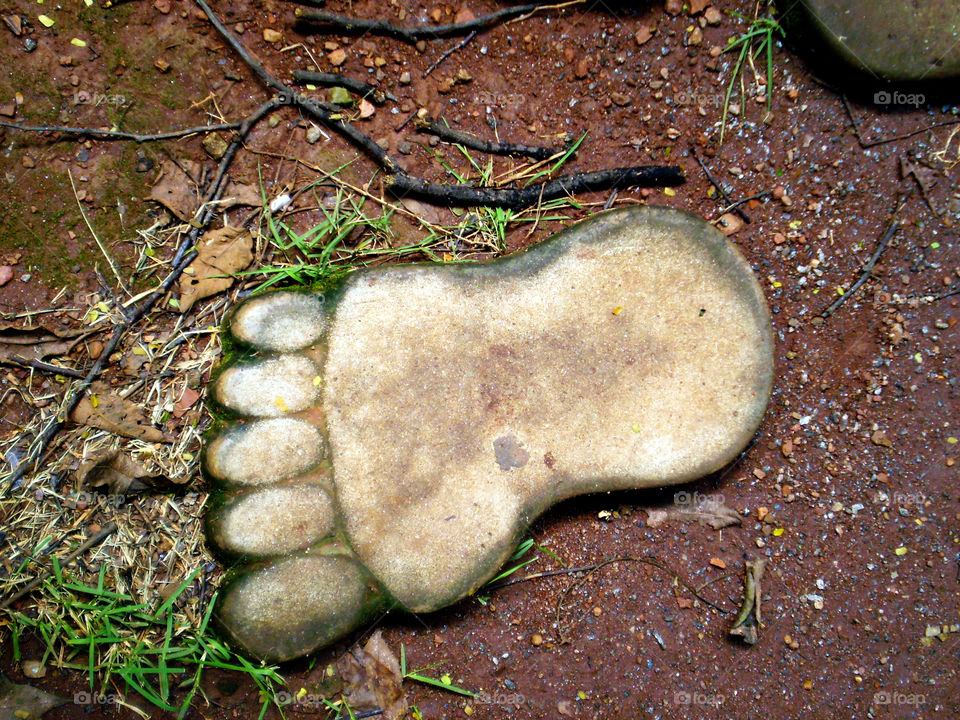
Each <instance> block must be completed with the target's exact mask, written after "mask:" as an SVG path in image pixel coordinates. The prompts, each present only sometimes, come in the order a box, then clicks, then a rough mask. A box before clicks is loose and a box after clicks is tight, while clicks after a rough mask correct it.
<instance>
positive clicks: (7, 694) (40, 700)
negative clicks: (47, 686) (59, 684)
mask: <svg viewBox="0 0 960 720" xmlns="http://www.w3.org/2000/svg"><path fill="white" fill-rule="evenodd" d="M67 702H69V700H67V699H66V698H62V697H59V696H57V695H51V694H50V693H48V692H44V691H43V690H37V688H35V687H33V686H31V685H17V684H14V683H12V682H10V680H8V679H7V677H6V676H5V675H0V720H39V718H40V717H42V716H43V714H44V713H45V712H47V711H48V710H52V709H53V708H55V707H60V706H61V705H65V704H66V703H67Z"/></svg>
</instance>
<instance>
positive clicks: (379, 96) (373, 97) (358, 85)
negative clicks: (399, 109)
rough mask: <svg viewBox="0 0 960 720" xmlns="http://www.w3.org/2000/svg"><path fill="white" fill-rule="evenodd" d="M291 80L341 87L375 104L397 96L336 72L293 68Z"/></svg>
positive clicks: (300, 83) (300, 82)
mask: <svg viewBox="0 0 960 720" xmlns="http://www.w3.org/2000/svg"><path fill="white" fill-rule="evenodd" d="M293 80H294V82H296V83H297V84H299V85H303V84H306V83H310V84H311V85H319V86H321V87H343V88H346V89H347V90H349V91H350V92H352V93H353V94H354V95H359V96H360V97H362V98H366V99H368V100H370V102H372V103H374V104H375V105H383V104H384V103H385V102H386V101H387V100H396V99H397V98H396V97H394V96H393V95H391V94H390V93H389V92H385V91H384V90H381V89H380V88H378V87H377V86H376V85H371V84H370V83H365V82H363V81H362V80H356V79H354V78H350V77H347V76H346V75H338V74H336V73H325V72H313V71H310V70H294V71H293Z"/></svg>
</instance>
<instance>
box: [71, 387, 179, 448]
mask: <svg viewBox="0 0 960 720" xmlns="http://www.w3.org/2000/svg"><path fill="white" fill-rule="evenodd" d="M70 419H71V420H72V421H73V422H75V423H77V424H78V425H89V426H90V427H95V428H100V429H101V430H106V431H108V432H112V433H113V434H114V435H121V436H123V437H128V438H135V439H138V440H148V441H150V442H172V441H173V437H172V436H170V435H168V434H167V433H165V432H163V431H162V430H159V429H157V428H155V427H154V426H153V425H151V424H150V420H149V419H148V418H147V416H146V414H145V413H144V412H143V409H142V408H141V407H140V406H139V405H136V404H134V403H132V402H130V401H129V400H124V399H123V398H119V397H117V396H116V395H112V394H111V393H110V388H109V387H107V386H106V385H104V384H103V383H94V384H93V385H91V386H90V391H89V392H88V393H87V394H86V395H85V396H84V397H82V398H81V399H80V402H79V403H77V406H76V407H75V408H74V409H73V412H72V413H70Z"/></svg>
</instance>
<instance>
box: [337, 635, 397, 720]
mask: <svg viewBox="0 0 960 720" xmlns="http://www.w3.org/2000/svg"><path fill="white" fill-rule="evenodd" d="M336 672H337V674H338V675H339V676H340V678H341V679H342V680H343V683H344V688H343V697H344V700H346V701H347V703H349V705H350V707H351V708H352V709H354V710H374V709H377V708H379V709H381V710H383V717H384V718H386V719H387V720H397V718H400V717H402V716H403V715H404V713H406V711H407V707H408V705H407V697H406V695H405V694H404V692H403V687H402V686H403V675H402V674H401V672H400V661H399V660H398V659H397V656H396V655H394V654H393V652H392V651H391V650H390V648H389V647H388V646H387V643H386V642H385V641H384V639H383V635H382V633H381V632H380V631H379V630H377V631H376V632H375V633H374V634H373V635H371V636H370V639H369V640H368V641H367V644H366V645H364V646H363V649H362V650H360V649H356V648H355V649H353V650H351V651H348V652H346V653H344V655H343V656H342V657H341V658H340V659H339V660H337V664H336Z"/></svg>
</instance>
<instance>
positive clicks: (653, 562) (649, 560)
mask: <svg viewBox="0 0 960 720" xmlns="http://www.w3.org/2000/svg"><path fill="white" fill-rule="evenodd" d="M618 562H638V563H643V564H645V565H650V566H651V567H655V568H657V569H659V570H663V571H664V572H667V573H669V574H670V575H672V576H673V578H674V579H675V580H676V581H677V582H678V583H680V584H681V585H683V586H684V587H685V588H686V589H687V590H688V591H689V592H691V593H692V594H693V596H694V597H696V598H697V599H698V600H700V602H702V603H704V604H706V605H709V606H710V607H712V608H713V609H714V610H716V611H717V612H719V613H721V614H723V615H726V614H728V613H729V611H728V610H726V609H724V608H722V607H720V606H719V605H717V604H716V603H714V602H712V601H710V600H708V599H707V598H705V597H703V596H702V595H701V594H700V593H699V592H698V591H697V589H696V588H695V587H694V586H693V585H691V584H690V583H688V582H687V581H686V580H684V579H683V578H682V577H681V576H680V574H679V573H678V572H676V571H675V570H671V569H670V568H669V567H668V566H667V564H666V563H665V562H663V561H662V560H660V559H659V558H657V557H653V556H648V557H630V556H625V557H617V558H611V559H609V560H604V561H603V562H599V563H596V564H595V565H589V566H587V567H584V568H570V569H569V570H559V571H555V572H554V573H553V574H555V575H562V574H570V573H577V572H586V575H584V576H583V577H582V578H580V579H579V580H577V581H576V582H575V583H572V584H571V585H570V586H569V587H568V588H566V589H565V590H564V591H563V592H562V593H561V594H560V597H559V598H558V599H557V607H556V623H557V634H558V635H559V637H560V642H561V643H563V642H566V640H565V639H564V636H563V624H562V623H561V622H560V613H561V611H562V610H563V599H564V598H565V597H566V596H567V595H568V594H569V593H570V591H572V590H573V589H574V588H576V587H579V586H580V585H582V584H583V583H585V582H586V581H587V580H588V579H589V578H590V576H591V575H592V574H593V573H594V572H596V571H597V570H599V569H600V568H603V567H606V566H607V565H613V564H614V563H618ZM531 579H533V578H531ZM517 582H523V578H520V579H518V580H517Z"/></svg>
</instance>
